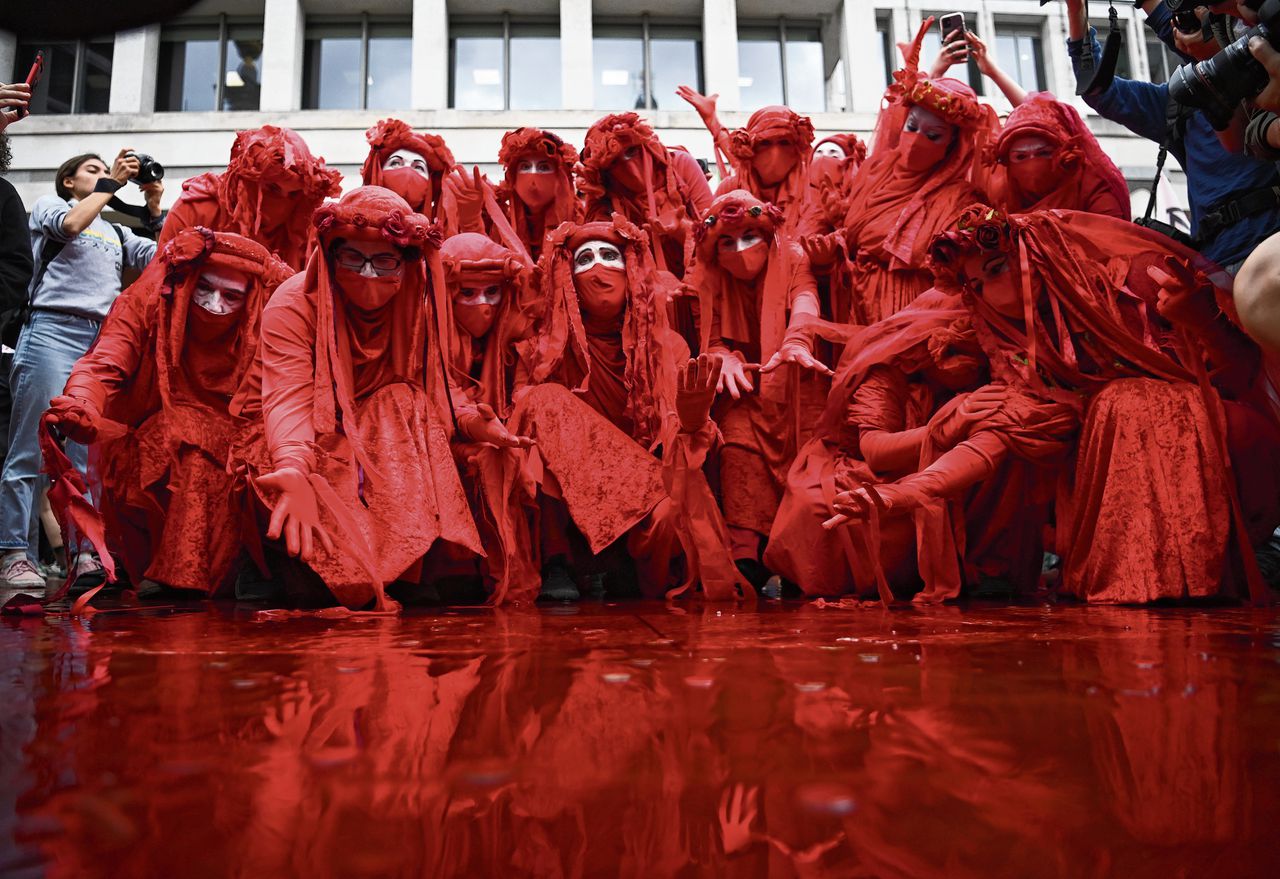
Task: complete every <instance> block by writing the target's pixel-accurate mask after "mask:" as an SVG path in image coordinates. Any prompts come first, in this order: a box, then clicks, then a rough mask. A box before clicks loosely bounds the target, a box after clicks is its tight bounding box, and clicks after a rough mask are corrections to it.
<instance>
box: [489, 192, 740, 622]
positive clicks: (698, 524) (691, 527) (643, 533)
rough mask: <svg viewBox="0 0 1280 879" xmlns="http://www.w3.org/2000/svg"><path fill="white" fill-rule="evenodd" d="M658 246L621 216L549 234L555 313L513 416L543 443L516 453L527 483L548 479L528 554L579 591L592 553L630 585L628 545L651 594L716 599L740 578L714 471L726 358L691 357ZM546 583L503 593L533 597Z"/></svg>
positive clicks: (525, 345)
mask: <svg viewBox="0 0 1280 879" xmlns="http://www.w3.org/2000/svg"><path fill="white" fill-rule="evenodd" d="M648 247H649V243H648V241H647V236H646V235H645V233H644V232H642V231H641V230H639V229H638V228H636V227H635V226H634V225H633V224H631V223H630V222H628V221H627V220H625V219H624V218H622V217H621V216H620V215H617V214H615V215H614V217H613V219H612V220H610V221H608V222H595V223H585V224H581V225H573V224H565V225H563V226H561V227H560V228H559V229H557V230H556V231H555V232H554V233H553V234H552V235H551V236H550V237H549V238H548V239H547V245H546V250H545V251H544V253H543V257H542V262H541V264H540V267H539V270H540V277H541V284H542V293H543V295H542V303H543V308H544V311H543V313H542V315H541V316H540V319H539V322H538V327H537V332H536V333H535V334H534V335H533V336H532V337H530V338H529V339H527V340H525V341H523V342H521V343H519V344H518V345H517V348H518V350H519V352H520V359H521V363H520V373H519V378H518V383H519V384H520V385H521V388H520V389H519V390H518V391H517V392H516V406H515V409H514V411H513V413H512V416H511V419H510V424H511V425H512V428H513V429H514V430H517V431H519V432H520V433H526V434H532V435H536V436H537V438H538V445H537V447H536V448H534V449H531V450H529V451H527V452H523V453H517V455H519V456H522V457H523V460H516V456H509V457H510V458H511V459H512V461H513V463H515V464H518V465H519V467H520V469H521V470H522V472H523V473H524V474H525V476H524V477H523V478H522V479H521V480H520V481H521V482H523V483H525V484H528V485H533V486H536V492H535V496H534V497H530V498H528V499H527V500H526V503H528V504H532V505H534V506H535V507H536V509H537V511H538V515H537V526H536V527H537V543H536V545H534V544H533V541H532V540H530V541H529V550H528V555H529V556H530V557H534V558H538V559H539V566H538V567H539V568H541V569H543V570H544V572H545V573H544V582H543V584H542V593H543V595H544V597H548V598H553V599H561V600H565V599H567V600H572V599H574V598H575V597H577V595H578V593H579V590H578V588H577V585H576V583H575V582H574V578H573V573H577V574H582V573H585V572H586V569H587V566H588V565H589V564H590V563H591V562H592V560H591V559H590V556H591V555H595V556H597V557H598V558H597V559H596V560H595V565H596V566H597V567H599V566H601V565H608V566H610V567H611V568H612V573H613V574H614V575H615V576H614V578H613V584H614V585H613V587H612V588H613V589H615V590H617V591H624V592H625V591H628V590H627V588H626V587H625V586H623V585H621V584H623V583H625V580H626V577H625V573H624V572H622V571H620V570H619V565H620V564H621V565H623V566H624V567H625V564H624V563H623V562H622V561H621V560H620V559H619V558H618V554H619V553H620V552H621V551H622V550H625V551H626V552H627V554H628V555H629V556H630V557H631V559H633V560H634V562H635V569H636V588H637V589H638V591H639V592H640V593H641V594H643V595H646V596H650V597H657V596H661V595H663V594H668V595H674V594H680V593H682V592H683V591H685V590H687V589H688V588H690V587H691V586H692V585H693V584H694V583H698V582H700V583H701V585H702V590H703V593H704V594H705V595H707V596H708V597H711V598H728V597H732V596H736V595H737V594H738V593H739V589H740V588H742V584H741V583H740V578H739V577H738V575H737V571H736V570H735V569H734V567H733V564H732V562H731V560H730V559H729V555H728V553H727V551H726V546H727V536H726V533H725V529H724V524H723V521H722V520H721V519H720V517H719V511H718V509H717V507H716V504H715V501H714V499H713V497H712V495H711V493H710V489H709V487H708V486H707V484H706V482H705V479H704V477H703V475H702V465H703V462H704V460H705V458H706V455H707V453H708V452H709V451H710V449H711V447H712V445H713V443H714V442H715V441H716V439H717V431H716V429H715V425H714V424H713V423H712V422H711V421H710V420H709V419H708V412H709V410H710V408H711V402H712V399H713V398H714V396H715V388H716V384H717V382H718V379H719V361H718V360H717V359H716V358H710V357H704V358H702V359H701V360H699V361H693V362H691V363H687V362H686V358H687V357H688V349H687V347H686V346H685V344H684V342H683V340H682V339H680V337H679V336H678V335H676V334H675V333H674V332H673V331H672V330H671V329H670V328H669V326H668V322H667V309H666V306H665V303H664V302H663V301H662V299H663V297H665V296H666V295H668V291H667V290H666V289H664V288H663V287H662V286H660V285H661V282H662V276H661V275H660V273H658V272H657V271H656V270H655V268H654V266H653V262H652V258H651V256H650V254H649V250H648ZM682 367H683V371H682ZM659 454H660V455H661V460H659V458H658V457H656V455H659ZM535 570H536V569H535ZM536 585H537V584H528V583H526V584H518V583H513V584H511V585H510V586H509V587H508V586H504V587H503V591H504V594H505V595H506V596H509V597H510V598H525V599H527V598H528V597H529V596H530V593H531V588H530V587H531V586H532V587H536Z"/></svg>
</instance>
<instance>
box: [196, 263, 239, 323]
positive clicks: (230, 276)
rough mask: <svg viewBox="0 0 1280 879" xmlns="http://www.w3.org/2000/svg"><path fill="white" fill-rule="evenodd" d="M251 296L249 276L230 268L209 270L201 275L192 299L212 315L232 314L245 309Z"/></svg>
mask: <svg viewBox="0 0 1280 879" xmlns="http://www.w3.org/2000/svg"><path fill="white" fill-rule="evenodd" d="M248 294H249V276H248V275H246V274H245V273H244V272H238V271H236V270H235V269H228V268H216V269H215V268H209V269H205V270H204V271H203V272H201V273H200V279H199V280H198V281H196V289H195V292H194V293H192V295H191V298H192V300H193V301H194V302H195V304H196V305H198V306H200V307H201V308H203V309H204V310H205V311H207V312H209V313H210V314H232V313H234V312H237V311H239V310H240V309H242V308H244V300H245V297H246V296H247V295H248Z"/></svg>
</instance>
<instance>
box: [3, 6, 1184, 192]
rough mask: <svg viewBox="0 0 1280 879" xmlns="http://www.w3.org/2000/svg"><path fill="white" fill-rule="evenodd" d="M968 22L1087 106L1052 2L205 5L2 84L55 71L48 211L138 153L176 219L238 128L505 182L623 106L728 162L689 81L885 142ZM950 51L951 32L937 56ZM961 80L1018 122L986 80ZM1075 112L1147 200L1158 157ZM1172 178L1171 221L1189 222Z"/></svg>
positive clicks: (1160, 54)
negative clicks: (529, 156) (414, 158)
mask: <svg viewBox="0 0 1280 879" xmlns="http://www.w3.org/2000/svg"><path fill="white" fill-rule="evenodd" d="M1117 8H1118V9H1119V12H1120V16H1121V24H1122V26H1123V27H1124V34H1125V48H1124V52H1123V53H1122V59H1121V68H1120V73H1121V74H1122V75H1126V76H1130V77H1133V78H1137V79H1152V80H1154V81H1163V80H1164V79H1165V78H1166V77H1167V75H1168V73H1169V71H1170V70H1172V67H1173V66H1174V65H1175V64H1176V61H1175V60H1173V56H1172V55H1171V54H1170V53H1168V52H1167V51H1166V50H1164V48H1163V47H1162V46H1161V45H1160V44H1159V43H1158V42H1157V41H1156V40H1155V39H1154V37H1153V36H1152V35H1151V34H1150V32H1149V31H1146V29H1145V28H1144V27H1143V25H1142V23H1141V20H1140V16H1135V15H1134V14H1133V9H1132V6H1131V4H1128V3H1124V4H1117ZM950 11H961V12H963V13H964V14H965V19H966V22H967V24H968V26H969V27H970V28H971V29H973V30H975V31H976V32H977V33H978V34H979V35H981V36H982V37H983V38H984V39H985V40H986V41H987V43H988V45H989V46H990V47H991V50H992V51H993V52H995V53H996V55H997V57H998V59H999V61H1000V64H1001V66H1002V67H1004V68H1005V69H1006V70H1008V71H1009V72H1010V73H1011V74H1012V75H1013V76H1014V77H1015V78H1016V79H1017V80H1018V81H1019V82H1020V83H1021V84H1022V85H1023V86H1024V87H1025V88H1028V89H1047V90H1050V91H1052V92H1054V93H1055V94H1057V95H1058V96H1060V97H1064V98H1067V99H1070V100H1076V99H1075V98H1074V97H1071V96H1072V94H1073V92H1074V79H1073V77H1072V73H1071V67H1070V62H1069V59H1068V58H1067V54H1066V45H1065V41H1066V22H1065V19H1064V13H1063V7H1062V4H1060V3H1051V4H1049V5H1047V6H1043V7H1042V6H1041V5H1040V4H1039V2H1038V0H948V2H947V3H945V4H942V5H931V4H930V3H927V2H920V0H787V2H784V3H779V2H777V0H706V2H701V3H700V2H695V0H639V2H636V0H594V2H593V0H201V2H199V3H197V4H196V5H195V6H194V7H193V8H192V9H191V10H190V11H189V13H188V14H186V15H184V16H183V17H182V18H180V19H178V20H175V21H172V22H167V23H164V24H156V25H150V26H147V27H144V28H141V29H138V30H131V31H124V32H120V33H117V34H107V35H103V36H102V37H100V38H95V39H90V40H84V41H80V42H78V43H68V42H62V43H54V42H48V41H40V40H38V39H36V40H26V39H24V40H22V41H18V40H17V39H16V38H15V37H14V36H13V35H12V34H6V33H4V32H0V77H5V76H8V77H9V79H10V80H14V79H20V78H22V77H23V76H25V74H26V70H27V68H28V66H29V65H30V63H31V58H32V57H33V56H34V53H35V51H36V50H37V49H40V48H43V49H44V50H45V52H46V58H47V60H48V68H47V71H46V75H45V77H44V79H43V81H42V82H41V83H40V86H39V88H38V90H37V93H36V98H35V101H34V106H33V115H32V116H31V117H30V118H29V119H26V120H24V121H23V122H21V123H20V124H18V125H15V126H13V127H12V128H10V134H11V135H12V139H13V152H14V161H13V169H12V171H11V172H10V174H9V179H10V180H11V181H12V182H13V183H14V184H15V185H16V186H17V187H18V189H19V191H20V192H21V193H22V196H23V199H24V201H25V202H26V203H27V204H28V205H29V204H31V203H32V202H34V201H35V199H36V198H37V197H38V196H40V195H43V194H45V193H48V192H50V191H51V190H52V179H51V178H52V172H53V170H54V169H55V168H56V167H57V166H58V164H59V163H60V162H61V161H62V160H63V159H65V158H67V157H69V156H71V155H74V154H76V153H79V152H85V151H97V152H100V153H101V154H102V155H103V156H104V157H107V158H110V157H111V156H114V155H115V154H116V152H117V151H118V150H119V149H120V148H122V147H124V146H129V147H132V148H134V149H136V150H139V151H141V152H146V153H149V154H151V155H153V156H155V157H156V158H157V159H159V160H160V161H161V162H162V163H164V165H165V166H166V167H167V169H168V176H167V178H166V186H167V191H166V203H172V201H173V200H174V199H175V198H176V197H177V195H178V194H179V192H180V186H179V183H180V181H181V180H183V179H184V178H186V177H190V176H193V175H195V174H198V173H201V172H203V171H206V170H209V169H216V168H219V167H221V166H223V165H225V163H226V159H227V154H228V150H229V147H230V144H231V141H232V137H233V134H234V132H235V131H236V130H238V129H242V128H250V127H255V126H258V125H262V124H265V123H272V124H277V125H286V126H289V127H292V128H294V129H296V130H298V131H299V132H300V133H302V135H303V136H304V137H305V138H306V139H307V141H308V142H309V143H310V144H311V146H312V148H313V150H314V151H315V152H316V153H317V154H319V155H322V156H324V157H325V158H326V160H327V161H328V162H329V163H330V164H332V165H335V166H337V167H339V168H340V169H341V170H342V171H343V172H344V173H345V174H346V175H347V183H348V184H354V183H356V182H358V169H359V166H360V163H361V161H362V160H363V159H364V156H365V152H366V145H365V142H364V138H363V132H364V130H365V129H366V128H368V127H369V126H370V125H371V124H372V123H374V122H375V121H377V120H378V119H380V118H384V117H387V116H392V115H394V116H397V117H400V118H402V119H404V120H406V121H407V122H409V123H410V124H411V125H413V126H414V127H416V128H422V129H426V130H430V131H434V132H437V133H439V134H441V135H443V136H444V137H445V139H446V140H447V141H448V143H449V145H450V147H451V148H452V149H453V151H454V154H455V155H456V157H457V159H458V161H459V162H461V163H463V164H466V165H471V164H479V165H481V166H482V167H487V169H488V170H492V169H493V168H494V167H496V166H495V165H494V162H495V159H496V154H497V148H498V143H499V140H500V139H501V137H502V134H503V132H505V131H507V130H509V129H512V128H515V127H518V126H520V125H538V126H541V127H544V128H549V129H552V130H555V131H557V132H559V133H560V134H561V135H563V136H564V137H565V138H566V139H567V140H571V141H573V142H575V143H577V144H579V145H580V144H581V142H582V136H583V134H584V132H585V130H586V128H587V127H588V126H589V125H590V124H591V122H592V121H593V120H595V119H596V118H598V117H599V116H600V115H601V114H602V113H604V112H608V111H616V110H624V109H638V110H640V112H642V113H643V114H644V115H645V116H647V117H648V118H649V119H650V120H651V122H652V123H653V124H654V126H655V128H657V129H658V130H659V132H660V133H661V135H662V137H663V139H664V140H665V141H666V142H667V143H669V144H682V145H685V146H687V147H688V148H689V149H690V150H691V151H692V152H693V153H694V154H695V155H697V156H699V157H703V158H710V157H711V143H710V138H709V136H708V135H707V133H706V131H705V130H704V129H703V128H702V126H701V123H700V121H699V119H698V118H697V116H696V115H695V114H694V113H693V112H691V111H690V109H689V108H688V107H687V106H686V105H685V104H684V103H683V102H682V101H680V100H679V99H678V98H677V97H675V95H674V94H673V90H674V88H675V87H676V85H679V84H681V83H689V84H691V85H694V86H696V87H698V88H700V89H701V90H702V91H703V92H705V93H718V94H719V95H720V108H721V110H722V114H721V115H722V118H723V119H724V121H725V122H726V123H727V124H730V125H738V124H741V123H742V122H744V121H745V119H746V117H747V115H748V114H749V112H750V111H751V110H754V109H755V108H757V107H759V106H762V105H764V104H770V103H788V104H789V105H790V106H792V107H794V108H795V109H796V110H798V111H801V112H805V113H807V114H809V115H810V116H811V117H812V118H813V122H814V125H815V127H816V128H817V129H818V131H819V132H821V133H830V132H835V131H856V132H859V133H860V134H862V135H864V136H866V135H867V134H868V133H869V132H870V131H871V129H872V128H873V126H874V124H875V114H876V111H877V109H878V107H879V104H880V98H881V94H882V92H883V89H884V87H885V85H886V83H887V82H888V79H889V74H890V70H891V64H896V63H897V62H898V60H899V57H898V53H897V51H896V49H894V48H893V46H894V44H895V43H897V42H906V41H908V40H910V38H911V36H912V35H913V34H914V32H915V29H916V28H917V26H918V25H919V23H920V21H921V19H922V17H923V16H924V15H928V14H941V13H943V12H950ZM1096 24H1097V26H1098V27H1099V30H1100V31H1103V30H1105V20H1103V21H1099V22H1096ZM937 47H938V36H937V32H936V30H935V31H934V32H932V33H931V34H930V37H929V40H928V42H927V43H926V47H925V55H926V59H932V57H933V55H934V54H935V53H936V51H937ZM926 63H927V60H926ZM952 75H958V76H962V77H968V78H969V79H970V81H971V82H972V83H974V84H976V85H978V87H979V88H980V89H981V91H982V92H983V94H984V95H985V96H986V97H987V99H988V100H990V101H991V102H992V103H993V104H994V105H995V106H996V107H997V108H998V109H999V110H1000V111H1001V112H1002V113H1003V112H1007V110H1008V109H1009V107H1008V104H1007V103H1006V102H1005V100H1004V98H1003V96H1001V95H1000V94H999V93H998V91H997V90H996V89H995V88H994V87H993V86H992V85H991V83H989V82H987V83H980V80H981V77H980V76H979V75H978V74H977V71H976V69H968V70H967V69H964V68H959V69H957V70H956V71H954V72H953V74H952ZM1077 106H1078V107H1079V108H1080V110H1081V111H1082V112H1085V113H1086V116H1087V118H1089V120H1090V124H1091V125H1092V126H1093V129H1094V131H1095V132H1096V133H1097V134H1098V136H1099V138H1100V139H1101V141H1102V143H1103V145H1104V147H1105V148H1106V149H1107V151H1108V152H1109V153H1110V155H1111V156H1112V157H1113V158H1114V159H1115V160H1116V162H1117V164H1118V165H1120V167H1121V168H1122V169H1123V170H1124V172H1125V174H1126V176H1128V177H1129V178H1130V180H1131V188H1133V189H1134V190H1140V189H1143V188H1144V187H1145V186H1146V185H1147V181H1149V180H1150V177H1151V174H1152V171H1153V169H1154V163H1155V154H1156V146H1155V145H1154V144H1152V143H1149V142H1146V141H1143V140H1141V139H1138V138H1135V137H1133V136H1131V135H1129V134H1128V133H1127V132H1126V131H1124V130H1123V129H1122V128H1120V127H1119V126H1116V125H1114V124H1112V123H1109V122H1107V121H1105V120H1102V119H1099V118H1097V117H1096V116H1093V115H1092V114H1091V113H1089V111H1087V108H1085V107H1084V105H1083V104H1082V103H1078V104H1077ZM1173 176H1174V178H1175V179H1174V181H1173V186H1172V187H1170V188H1169V190H1168V192H1167V193H1165V194H1164V199H1163V201H1164V202H1165V204H1162V210H1163V209H1164V208H1166V207H1170V208H1172V207H1175V206H1176V205H1177V204H1179V203H1182V202H1181V198H1182V196H1181V190H1182V186H1181V180H1180V175H1179V173H1178V172H1176V171H1175V172H1174V175H1173Z"/></svg>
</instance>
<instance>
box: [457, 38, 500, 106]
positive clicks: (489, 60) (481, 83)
mask: <svg viewBox="0 0 1280 879" xmlns="http://www.w3.org/2000/svg"><path fill="white" fill-rule="evenodd" d="M451 103H452V106H454V107H457V108H458V109H461V110H501V109H502V104H503V86H502V37H501V36H497V37H478V36H477V37H472V36H468V37H455V38H454V40H453V100H452V102H451Z"/></svg>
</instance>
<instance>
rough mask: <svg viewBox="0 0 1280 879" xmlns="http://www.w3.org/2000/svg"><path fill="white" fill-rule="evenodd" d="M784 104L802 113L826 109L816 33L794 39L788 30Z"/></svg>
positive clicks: (820, 50)
mask: <svg viewBox="0 0 1280 879" xmlns="http://www.w3.org/2000/svg"><path fill="white" fill-rule="evenodd" d="M787 104H788V105H789V106H790V107H791V108H792V109H793V110H798V111H800V112H801V113H821V112H822V111H824V110H826V109H827V83H826V77H825V76H823V61H822V43H821V41H820V40H819V38H818V36H817V34H816V33H815V34H814V35H813V37H812V38H811V39H803V38H802V39H799V40H797V39H796V38H795V35H794V34H792V33H791V31H790V30H788V31H787Z"/></svg>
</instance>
